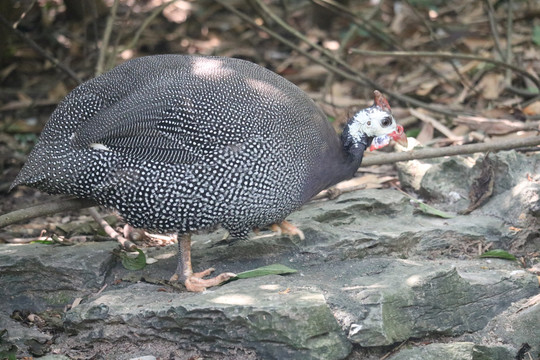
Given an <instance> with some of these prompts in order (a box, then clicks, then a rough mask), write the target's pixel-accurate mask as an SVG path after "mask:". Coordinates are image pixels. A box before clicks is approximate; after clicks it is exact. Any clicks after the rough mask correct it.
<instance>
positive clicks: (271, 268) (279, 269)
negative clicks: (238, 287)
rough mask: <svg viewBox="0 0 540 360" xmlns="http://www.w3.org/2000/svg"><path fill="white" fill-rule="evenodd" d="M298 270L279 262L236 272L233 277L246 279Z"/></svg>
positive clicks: (290, 272)
mask: <svg viewBox="0 0 540 360" xmlns="http://www.w3.org/2000/svg"><path fill="white" fill-rule="evenodd" d="M297 271H298V270H295V269H291V268H290V267H287V266H285V265H281V264H272V265H268V266H263V267H260V268H257V269H254V270H248V271H244V272H241V273H239V274H237V275H236V276H235V277H234V278H233V279H248V278H253V277H259V276H266V275H283V274H292V273H295V272H297Z"/></svg>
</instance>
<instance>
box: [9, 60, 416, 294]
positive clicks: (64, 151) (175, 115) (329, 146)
mask: <svg viewBox="0 0 540 360" xmlns="http://www.w3.org/2000/svg"><path fill="white" fill-rule="evenodd" d="M374 94H375V101H374V104H373V105H372V106H370V107H368V108H365V109H363V110H361V111H359V112H357V113H355V114H354V115H353V116H352V117H351V118H350V119H349V120H348V122H347V124H346V125H345V128H344V130H343V132H342V134H341V136H338V134H337V133H336V131H335V130H334V129H333V127H332V126H331V124H330V123H329V121H328V118H327V116H326V115H325V114H324V113H323V111H322V110H321V109H320V108H319V107H318V106H317V105H316V104H315V102H314V101H313V100H312V99H311V98H310V97H309V96H308V95H307V94H306V93H305V92H304V91H302V90H301V89H300V88H298V87H297V86H296V85H294V84H293V83H291V82H289V81H288V80H286V79H285V78H283V77H281V76H280V75H278V74H276V73H274V72H272V71H271V70H269V69H266V68H264V67H262V66H259V65H257V64H255V63H252V62H249V61H246V60H241V59H236V58H226V57H217V56H216V57H214V56H203V55H176V54H174V55H173V54H170V55H151V56H143V57H139V58H136V59H132V60H129V61H126V62H124V63H123V64H120V65H118V66H116V67H115V68H113V69H111V70H110V71H108V72H106V73H104V74H102V75H100V76H97V77H95V78H93V79H91V80H88V81H86V82H84V83H82V84H81V85H79V86H78V87H76V88H75V89H74V90H72V91H71V92H70V93H69V94H68V95H67V96H66V97H65V99H64V100H63V101H61V102H60V103H59V105H58V106H57V108H56V109H55V111H54V112H53V113H52V115H51V117H50V119H49V120H48V121H47V123H46V124H45V127H44V128H43V131H42V133H41V135H40V137H39V140H38V142H37V143H36V145H35V146H34V148H33V150H32V151H31V153H30V154H29V156H28V159H27V161H26V163H25V164H24V166H23V168H22V169H21V171H20V172H19V174H18V175H17V177H16V179H15V180H14V182H13V183H12V185H11V189H13V188H14V187H16V186H18V185H26V186H30V187H34V188H37V189H39V190H42V191H44V192H46V193H49V194H69V195H74V196H76V197H79V198H85V199H91V200H93V201H95V202H97V203H98V204H101V205H103V206H106V207H109V208H113V209H116V211H117V212H118V213H119V214H120V215H121V216H122V217H123V218H124V219H125V221H126V222H127V223H128V224H129V225H131V226H133V227H136V228H143V229H147V230H152V231H159V232H176V233H177V234H178V248H179V251H178V266H177V268H176V271H175V274H174V275H173V277H172V278H171V279H172V280H174V281H179V282H181V283H183V284H184V285H185V287H186V289H187V290H188V291H194V292H200V291H204V290H206V289H207V288H208V287H212V286H216V285H219V284H221V283H223V282H224V281H227V280H229V279H230V278H231V277H234V276H235V274H234V273H223V274H220V275H218V276H215V277H213V278H205V277H207V276H208V275H210V274H211V273H212V272H213V271H214V269H213V268H210V269H206V270H204V271H202V272H198V273H194V272H193V269H192V265H191V235H192V234H195V233H200V232H205V231H213V230H215V229H216V228H219V227H222V228H225V229H226V230H227V231H228V232H229V234H230V236H231V237H232V238H234V239H245V238H247V237H248V234H249V232H250V231H251V230H253V229H258V228H262V227H265V226H276V225H277V227H280V228H282V229H284V231H288V232H289V233H292V234H294V233H296V234H298V235H300V234H301V231H300V230H299V229H297V228H296V227H294V226H293V225H292V224H290V223H288V222H287V221H286V220H285V218H286V217H287V216H288V215H289V214H290V213H291V212H293V211H294V210H296V209H298V208H299V207H300V206H301V205H303V204H305V203H306V202H307V201H309V200H310V198H312V197H313V196H314V195H316V194H317V193H319V192H320V191H322V190H324V189H326V188H328V187H330V186H332V185H334V184H336V183H338V182H340V181H343V180H345V179H349V178H352V177H353V176H354V174H355V172H356V171H357V169H358V167H359V166H360V163H361V161H362V157H363V154H364V151H365V150H366V149H367V148H368V147H370V145H372V142H373V139H380V140H381V141H379V142H377V143H383V144H386V143H388V139H394V140H396V141H397V142H399V143H401V144H406V142H407V137H406V135H405V134H404V131H403V127H402V126H401V125H398V124H397V123H396V120H395V119H394V117H393V116H392V112H391V109H390V106H389V104H388V101H387V100H386V99H385V98H384V96H383V95H382V94H381V93H380V92H379V91H377V90H376V91H375V92H374Z"/></svg>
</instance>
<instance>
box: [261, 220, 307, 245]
mask: <svg viewBox="0 0 540 360" xmlns="http://www.w3.org/2000/svg"><path fill="white" fill-rule="evenodd" d="M270 229H271V230H272V231H274V232H277V234H278V235H281V234H285V235H292V236H294V235H298V237H299V238H300V240H304V239H305V238H306V237H305V236H304V233H303V231H302V230H300V229H299V228H297V227H296V226H294V225H293V224H291V223H290V222H288V221H287V220H283V221H282V222H281V223H279V224H272V225H270Z"/></svg>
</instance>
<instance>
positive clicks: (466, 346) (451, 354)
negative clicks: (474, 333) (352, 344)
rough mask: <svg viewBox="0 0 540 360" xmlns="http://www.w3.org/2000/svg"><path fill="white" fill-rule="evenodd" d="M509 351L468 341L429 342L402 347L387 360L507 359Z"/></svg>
mask: <svg viewBox="0 0 540 360" xmlns="http://www.w3.org/2000/svg"><path fill="white" fill-rule="evenodd" d="M512 358H513V356H512V355H511V353H510V351H509V350H508V349H506V348H504V347H488V346H482V345H475V344H474V343H470V342H455V343H450V344H437V343H434V344H429V345H425V346H415V347H412V348H409V349H403V350H401V351H399V352H398V353H397V354H395V355H392V356H390V357H389V358H388V360H440V359H445V360H509V359H512Z"/></svg>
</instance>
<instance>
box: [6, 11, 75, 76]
mask: <svg viewBox="0 0 540 360" xmlns="http://www.w3.org/2000/svg"><path fill="white" fill-rule="evenodd" d="M0 25H3V26H4V27H6V28H7V29H9V31H11V32H12V33H13V34H15V36H17V37H18V38H19V39H21V40H22V41H24V42H25V43H26V44H28V46H30V47H31V48H32V49H34V50H35V51H36V52H37V53H38V54H40V55H41V56H43V57H44V58H45V59H47V60H49V61H50V62H52V63H53V64H54V65H55V66H56V67H57V68H59V69H60V70H62V71H63V72H65V73H66V74H68V75H69V76H70V77H71V78H72V79H73V80H75V82H76V83H77V84H80V83H82V80H81V78H80V77H79V76H77V74H75V72H74V71H73V70H71V69H70V68H69V67H67V66H66V65H64V64H62V63H61V62H60V61H59V60H58V59H57V58H55V57H54V56H53V55H52V54H51V53H50V52H48V51H47V50H45V49H43V48H42V47H41V46H39V45H38V44H37V43H36V42H35V41H34V40H32V39H30V38H29V37H28V36H27V35H26V34H25V33H23V32H22V31H20V30H19V29H17V28H14V27H13V26H12V25H11V24H10V23H9V21H7V20H6V18H5V17H3V16H2V15H1V14H0Z"/></svg>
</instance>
